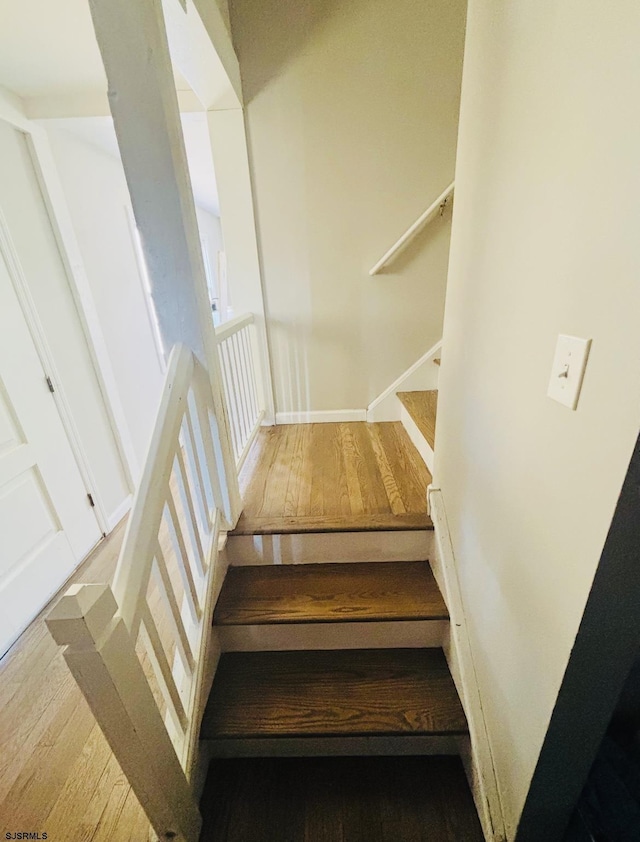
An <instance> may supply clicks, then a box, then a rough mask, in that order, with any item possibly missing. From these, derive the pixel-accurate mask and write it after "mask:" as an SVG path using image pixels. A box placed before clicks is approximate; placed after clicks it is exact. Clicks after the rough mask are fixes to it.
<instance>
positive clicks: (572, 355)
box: [547, 334, 591, 409]
mask: <svg viewBox="0 0 640 842" xmlns="http://www.w3.org/2000/svg"><path fill="white" fill-rule="evenodd" d="M590 348H591V340H590V339H580V338H579V337H578V336H564V335H563V334H560V336H558V344H557V345H556V353H555V356H554V358H553V365H552V366H551V377H550V378H549V388H548V389H547V395H548V396H549V397H550V398H552V399H553V400H554V401H558V403H561V404H564V405H565V406H568V407H569V409H575V408H576V407H577V406H578V398H579V397H580V389H581V387H582V380H583V378H584V370H585V368H586V366H587V358H588V356H589V349H590Z"/></svg>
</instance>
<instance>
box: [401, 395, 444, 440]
mask: <svg viewBox="0 0 640 842" xmlns="http://www.w3.org/2000/svg"><path fill="white" fill-rule="evenodd" d="M397 395H398V398H399V399H400V401H401V402H402V404H403V406H404V407H405V409H406V410H407V412H408V413H409V415H410V416H411V418H412V419H413V420H414V421H415V424H416V426H417V428H418V429H419V430H420V432H421V433H422V435H423V436H424V437H425V439H426V440H427V442H428V444H429V447H430V448H431V449H432V450H433V448H434V447H435V442H436V413H437V411H438V392H437V390H435V389H434V390H431V391H428V392H398V393H397Z"/></svg>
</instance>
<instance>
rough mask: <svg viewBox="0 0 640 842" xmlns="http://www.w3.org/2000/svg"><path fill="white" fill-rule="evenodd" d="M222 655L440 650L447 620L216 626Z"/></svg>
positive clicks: (446, 635) (446, 627) (447, 631)
mask: <svg viewBox="0 0 640 842" xmlns="http://www.w3.org/2000/svg"><path fill="white" fill-rule="evenodd" d="M216 629H217V632H218V639H219V641H220V645H221V647H222V651H223V652H288V651H293V650H303V649H307V650H309V649H316V650H323V649H413V648H416V649H417V648H424V647H441V646H443V645H444V643H445V641H448V638H449V621H448V620H400V621H398V620H394V621H392V622H368V623H279V624H277V625H276V624H273V625H255V626H217V627H216Z"/></svg>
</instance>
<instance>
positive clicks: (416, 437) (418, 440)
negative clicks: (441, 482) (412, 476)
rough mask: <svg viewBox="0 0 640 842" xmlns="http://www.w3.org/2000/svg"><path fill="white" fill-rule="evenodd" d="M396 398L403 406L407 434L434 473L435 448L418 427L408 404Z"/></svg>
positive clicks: (401, 418)
mask: <svg viewBox="0 0 640 842" xmlns="http://www.w3.org/2000/svg"><path fill="white" fill-rule="evenodd" d="M396 400H397V401H398V403H399V404H400V407H401V409H400V420H401V421H402V426H403V427H404V428H405V430H406V431H407V435H408V436H409V438H410V439H411V441H412V443H413V445H414V446H415V448H416V450H417V451H418V453H419V454H420V456H421V457H422V461H423V462H424V464H425V465H426V466H427V468H428V469H429V471H430V473H431V474H433V462H434V455H433V448H432V447H431V445H430V444H429V442H428V441H427V440H426V438H425V437H424V436H423V435H422V433H421V432H420V430H419V429H418V425H417V424H416V422H415V421H414V420H413V418H412V417H411V415H409V411H408V409H407V408H406V406H404V405H403V404H402V402H401V401H400V399H399V398H396Z"/></svg>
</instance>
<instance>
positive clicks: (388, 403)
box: [367, 340, 442, 421]
mask: <svg viewBox="0 0 640 842" xmlns="http://www.w3.org/2000/svg"><path fill="white" fill-rule="evenodd" d="M441 350H442V340H439V341H438V342H436V344H435V345H434V346H433V347H431V348H429V350H428V351H427V352H426V353H425V354H423V355H422V356H421V357H420V359H419V360H416V362H415V363H414V364H413V365H412V366H410V367H409V368H408V369H407V370H406V371H405V372H404V373H403V374H401V375H400V377H398V378H397V379H396V380H394V381H393V383H392V384H391V385H390V386H388V387H387V388H386V389H385V390H384V392H381V393H380V394H379V395H378V397H377V398H376V399H375V400H374V401H372V402H371V403H370V404H369V406H368V407H367V421H400V402H399V401H398V399H397V398H396V392H415V391H425V390H427V391H428V390H430V389H437V388H438V375H439V372H440V369H439V367H438V366H437V365H435V364H434V360H435V359H436V358H437V357H439V356H440V351H441Z"/></svg>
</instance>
